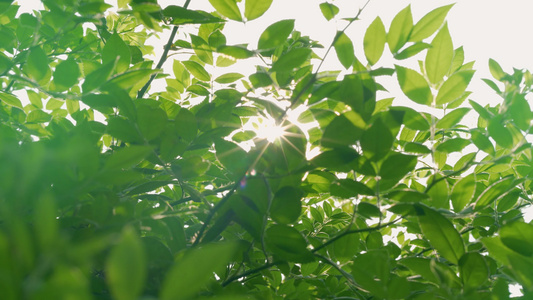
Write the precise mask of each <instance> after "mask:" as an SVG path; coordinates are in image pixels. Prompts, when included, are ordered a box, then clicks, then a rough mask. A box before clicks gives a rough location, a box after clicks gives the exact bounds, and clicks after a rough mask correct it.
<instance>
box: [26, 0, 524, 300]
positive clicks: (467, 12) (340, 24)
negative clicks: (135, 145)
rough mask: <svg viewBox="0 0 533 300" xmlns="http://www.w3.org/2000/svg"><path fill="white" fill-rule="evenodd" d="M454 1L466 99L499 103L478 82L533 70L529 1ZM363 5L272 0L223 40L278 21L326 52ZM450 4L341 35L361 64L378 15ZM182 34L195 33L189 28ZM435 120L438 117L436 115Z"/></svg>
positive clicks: (420, 1)
mask: <svg viewBox="0 0 533 300" xmlns="http://www.w3.org/2000/svg"><path fill="white" fill-rule="evenodd" d="M325 1H328V2H331V3H333V4H335V5H337V6H338V7H339V8H340V13H339V15H338V16H337V17H336V18H335V19H334V20H331V21H329V22H328V21H326V19H325V18H324V17H323V16H322V14H321V12H320V9H319V4H320V3H322V2H325ZM18 2H19V4H20V5H21V8H20V12H31V11H32V10H33V9H41V8H42V4H41V3H40V0H18ZM106 2H108V3H110V4H113V5H116V0H106ZM242 2H244V1H242ZM456 2H457V3H456V4H455V6H454V7H453V8H452V9H451V10H450V12H449V14H448V17H447V22H448V26H449V29H450V34H451V36H452V39H453V43H454V48H457V47H459V46H461V45H462V46H463V47H464V52H465V62H469V61H473V60H475V61H476V64H475V66H474V69H475V70H477V71H476V75H475V77H474V79H473V80H472V82H471V84H470V87H469V90H470V91H473V92H474V93H473V94H472V95H471V96H470V97H469V98H470V99H472V100H474V101H476V102H478V103H480V104H483V105H484V104H487V103H490V104H491V105H495V104H497V103H500V102H501V99H500V98H499V97H498V96H496V95H495V93H494V92H493V91H492V90H491V89H490V88H489V87H488V86H487V85H486V84H485V83H484V82H482V81H481V80H480V79H481V78H491V79H492V76H491V75H490V72H489V70H488V59H489V58H493V59H495V60H496V61H497V62H499V63H500V65H501V66H502V67H503V69H504V71H506V72H508V73H509V72H512V68H513V67H515V68H518V69H522V68H524V69H529V70H532V71H533V35H531V28H532V27H533V21H531V12H533V1H531V0H506V1H505V3H503V1H497V0H484V1H477V0H462V1H456ZM158 3H159V4H160V5H161V7H163V8H164V7H166V6H167V5H178V6H181V5H183V4H184V3H185V0H159V1H158ZM365 3H366V0H274V2H273V4H272V6H271V8H270V9H269V10H268V11H267V12H266V13H265V15H263V16H262V17H261V18H259V19H256V20H252V21H250V22H248V23H246V24H243V23H239V22H234V21H229V22H228V23H227V24H226V28H225V30H224V34H225V35H226V37H227V39H228V44H229V45H232V44H241V43H246V44H249V49H255V48H256V46H257V39H258V38H259V35H260V34H261V32H262V31H263V30H264V29H265V28H266V27H267V26H268V25H270V24H272V23H274V22H276V21H279V20H282V19H296V25H295V29H296V30H298V31H300V32H302V35H307V36H309V37H310V38H311V39H312V40H317V41H320V42H321V44H322V45H324V47H326V48H327V47H328V46H329V44H330V43H331V41H332V39H333V37H334V36H335V32H336V31H337V30H340V29H342V28H344V26H345V24H346V22H345V21H342V20H340V19H341V18H344V17H346V18H349V17H353V16H355V15H356V14H357V11H358V10H359V8H360V7H361V6H363V5H364V4H365ZM451 3H454V1H450V0H431V1H428V0H370V3H369V4H368V6H367V7H366V9H365V10H364V11H363V13H362V14H361V15H360V19H361V20H360V21H356V22H354V24H352V26H351V27H350V28H349V30H347V32H346V33H347V35H348V36H349V37H350V38H351V39H352V41H353V43H354V46H355V51H356V56H357V57H358V59H360V60H361V61H362V62H365V57H364V53H363V47H362V42H363V36H364V33H365V30H366V28H367V27H368V25H369V24H370V23H371V22H372V21H373V20H374V18H375V17H376V16H380V17H381V19H382V20H383V23H384V24H385V28H386V29H387V30H388V28H389V25H390V22H391V21H392V19H393V18H394V16H395V15H396V14H397V13H398V12H399V11H400V10H402V9H403V8H405V7H406V6H407V5H408V4H411V9H412V13H413V18H414V22H415V23H416V22H417V21H418V20H419V19H420V18H422V17H423V16H424V15H425V14H426V13H428V12H430V11H431V10H433V9H435V8H437V7H440V6H443V5H447V4H451ZM241 4H243V3H241ZM189 9H199V10H205V11H208V12H210V11H213V10H214V9H213V8H212V7H211V5H210V4H209V2H208V0H192V1H191V4H190V6H189ZM188 26H194V25H188ZM189 29H190V28H189ZM187 31H188V32H194V31H193V30H187ZM168 34H169V31H168V30H167V31H166V32H163V33H161V34H160V38H161V39H160V40H155V39H154V40H153V44H154V45H155V52H156V56H155V57H152V58H151V59H153V60H154V61H158V60H159V57H160V55H161V53H162V50H163V45H164V43H166V41H167V39H168ZM182 38H183V36H182ZM429 41H431V39H429ZM315 52H316V53H317V54H318V55H319V56H323V54H324V52H325V49H324V50H316V51H315ZM423 55H425V51H424V52H423V54H422V56H417V58H418V59H422V58H423ZM176 58H181V57H176ZM171 63H172V59H169V61H168V62H167V66H166V67H165V70H166V72H169V73H171V72H172V69H171V66H172V64H171ZM393 63H399V64H402V65H406V64H407V66H409V67H411V68H413V69H418V67H417V65H416V58H410V59H408V60H407V61H400V62H398V61H394V60H393V59H392V56H391V55H390V51H389V50H388V48H386V49H385V52H384V56H383V57H382V60H380V62H379V63H378V66H387V67H391V66H392V65H393ZM242 67H244V68H245V69H244V70H243V69H240V70H239V69H231V71H237V72H239V71H240V72H242V73H244V74H246V73H250V72H252V71H253V70H254V69H253V65H252V64H250V62H249V61H248V62H246V61H245V62H243V63H240V64H236V65H234V66H232V67H230V68H242ZM246 67H247V68H246ZM342 69H343V67H342V66H341V65H340V63H339V62H338V60H337V58H336V55H335V52H334V51H332V52H331V53H330V55H329V57H328V58H327V59H326V63H325V65H324V67H323V69H322V70H342ZM220 72H221V73H225V72H229V69H222V70H220ZM213 73H214V74H215V76H216V75H217V73H218V72H217V70H214V71H213ZM381 80H382V79H380V81H381ZM389 80H390V81H381V82H382V83H384V84H385V86H386V87H387V88H390V89H389V90H390V92H391V93H390V95H383V97H381V98H385V97H394V96H396V97H398V98H400V99H398V100H395V102H394V103H395V105H405V106H407V105H411V104H412V102H409V101H408V100H405V99H406V98H405V96H403V94H402V93H401V91H400V89H399V87H397V83H396V79H395V77H393V78H392V79H389ZM392 87H395V88H392ZM156 88H157V89H160V88H161V86H159V87H157V86H156ZM163 89H164V87H163ZM401 98H403V99H401ZM532 98H533V97H530V99H531V100H533V99H532ZM437 117H442V116H439V115H437ZM466 121H467V122H468V121H472V123H473V120H466ZM526 215H527V216H526V221H529V220H530V219H531V218H532V217H533V209H530V210H529V212H528V213H526ZM513 294H514V295H518V293H517V288H516V287H515V288H514V289H513Z"/></svg>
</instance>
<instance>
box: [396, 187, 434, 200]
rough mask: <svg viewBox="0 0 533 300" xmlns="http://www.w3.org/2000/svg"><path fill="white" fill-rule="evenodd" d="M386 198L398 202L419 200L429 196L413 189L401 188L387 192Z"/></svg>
mask: <svg viewBox="0 0 533 300" xmlns="http://www.w3.org/2000/svg"><path fill="white" fill-rule="evenodd" d="M387 198H389V199H392V200H395V201H398V202H413V203H416V202H421V201H424V200H426V199H428V198H429V196H428V195H427V194H425V193H421V192H419V191H415V190H409V189H403V190H394V191H392V192H390V193H388V194H387Z"/></svg>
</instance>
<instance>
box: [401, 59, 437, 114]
mask: <svg viewBox="0 0 533 300" xmlns="http://www.w3.org/2000/svg"><path fill="white" fill-rule="evenodd" d="M396 74H397V76H398V83H399V84H400V88H401V89H402V91H403V92H404V94H405V95H406V96H407V97H408V98H409V99H411V100H413V101H414V102H416V103H418V104H424V105H431V102H432V101H433V95H432V94H431V89H430V88H429V85H428V83H427V81H426V79H425V78H424V77H423V76H422V75H420V74H419V73H418V72H416V71H414V70H411V69H408V68H404V67H400V66H398V65H397V66H396Z"/></svg>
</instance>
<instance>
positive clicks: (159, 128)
mask: <svg viewBox="0 0 533 300" xmlns="http://www.w3.org/2000/svg"><path fill="white" fill-rule="evenodd" d="M137 124H138V125H139V130H140V131H141V134H142V136H143V137H144V138H145V139H146V140H147V141H151V140H153V139H155V138H157V137H159V135H160V134H161V133H162V132H163V129H165V127H166V124H167V114H166V113H165V111H164V110H162V109H161V108H159V107H152V106H149V105H145V104H142V105H139V106H138V107H137Z"/></svg>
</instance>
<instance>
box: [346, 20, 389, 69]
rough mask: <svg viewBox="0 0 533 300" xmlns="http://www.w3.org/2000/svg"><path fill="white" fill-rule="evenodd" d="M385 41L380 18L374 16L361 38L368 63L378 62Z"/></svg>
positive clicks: (383, 27) (385, 36)
mask: <svg viewBox="0 0 533 300" xmlns="http://www.w3.org/2000/svg"><path fill="white" fill-rule="evenodd" d="M386 42H387V33H386V32H385V26H384V25H383V22H382V21H381V19H380V18H379V17H376V19H374V21H373V22H372V23H371V24H370V25H369V26H368V28H367V30H366V32H365V37H364V39H363V47H364V50H365V56H366V59H367V60H368V63H369V64H370V65H374V64H375V63H377V62H378V60H379V58H380V57H381V55H382V54H383V49H385V43H386ZM345 67H346V66H345Z"/></svg>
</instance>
